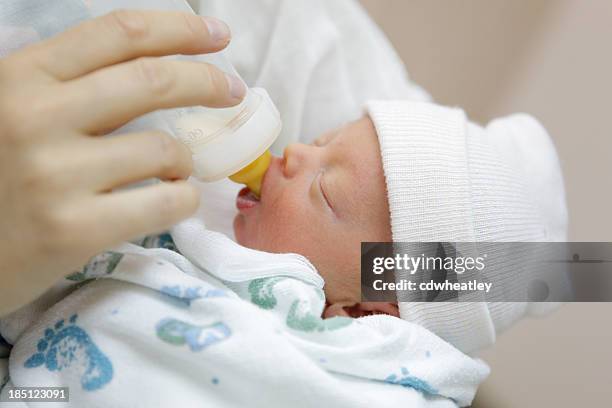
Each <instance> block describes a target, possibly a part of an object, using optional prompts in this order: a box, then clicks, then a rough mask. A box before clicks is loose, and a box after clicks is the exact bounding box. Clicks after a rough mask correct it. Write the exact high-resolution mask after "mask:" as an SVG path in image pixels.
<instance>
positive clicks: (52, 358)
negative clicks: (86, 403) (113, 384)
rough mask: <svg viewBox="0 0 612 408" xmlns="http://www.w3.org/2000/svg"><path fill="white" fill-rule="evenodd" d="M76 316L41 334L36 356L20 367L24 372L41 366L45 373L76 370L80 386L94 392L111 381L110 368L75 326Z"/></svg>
mask: <svg viewBox="0 0 612 408" xmlns="http://www.w3.org/2000/svg"><path fill="white" fill-rule="evenodd" d="M76 320H77V315H76V314H75V315H72V316H71V317H70V319H69V323H68V324H67V325H64V320H63V319H62V320H58V321H57V323H55V326H54V327H53V328H51V327H48V328H47V329H46V330H45V334H44V337H43V338H41V339H40V340H39V341H38V344H37V348H38V352H37V353H34V354H33V355H32V356H31V357H30V358H29V359H27V360H26V362H25V363H24V367H25V368H35V367H39V366H41V365H43V364H44V365H45V367H46V368H47V370H49V371H63V370H65V369H66V370H68V369H70V370H76V371H78V372H79V375H80V376H81V386H82V387H83V389H84V390H86V391H95V390H98V389H100V388H102V387H104V386H105V385H106V384H108V383H109V382H110V381H111V379H112V378H113V365H112V364H111V361H110V360H109V359H108V357H106V355H105V354H104V353H103V352H102V351H101V350H100V349H99V348H98V346H96V344H95V343H94V342H93V341H92V339H91V337H90V336H89V334H87V332H86V331H85V330H83V329H82V328H81V327H79V326H77V324H76Z"/></svg>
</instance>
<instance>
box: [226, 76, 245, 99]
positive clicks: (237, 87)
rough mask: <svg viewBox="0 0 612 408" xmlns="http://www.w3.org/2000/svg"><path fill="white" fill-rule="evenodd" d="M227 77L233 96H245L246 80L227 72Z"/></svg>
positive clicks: (240, 97) (238, 97)
mask: <svg viewBox="0 0 612 408" xmlns="http://www.w3.org/2000/svg"><path fill="white" fill-rule="evenodd" d="M225 77H226V78H227V86H228V87H229V92H230V95H231V96H232V98H236V99H242V98H244V95H245V94H246V86H245V85H244V82H242V81H241V80H240V79H239V78H236V77H235V76H233V75H229V74H225Z"/></svg>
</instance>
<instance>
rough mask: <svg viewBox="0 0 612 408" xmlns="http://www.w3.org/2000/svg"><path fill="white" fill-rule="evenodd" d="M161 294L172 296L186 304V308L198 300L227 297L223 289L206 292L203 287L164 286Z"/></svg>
mask: <svg viewBox="0 0 612 408" xmlns="http://www.w3.org/2000/svg"><path fill="white" fill-rule="evenodd" d="M159 291H160V292H161V293H163V294H165V295H168V296H172V297H173V298H176V299H178V300H180V301H181V302H183V303H185V305H186V306H191V302H192V301H194V300H196V299H206V298H215V297H227V296H228V295H227V292H226V291H224V290H222V289H208V290H204V289H203V288H202V287H201V286H187V287H186V286H181V285H172V286H162V288H161V289H160V290H159Z"/></svg>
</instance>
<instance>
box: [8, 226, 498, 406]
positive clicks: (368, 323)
mask: <svg viewBox="0 0 612 408" xmlns="http://www.w3.org/2000/svg"><path fill="white" fill-rule="evenodd" d="M177 229H178V230H177V231H174V234H175V236H177V237H180V238H177V245H178V246H179V248H181V250H183V249H184V251H185V252H186V253H191V254H195V257H194V258H192V259H191V260H188V259H187V258H186V257H183V256H182V255H180V254H179V253H177V252H174V251H172V250H170V249H166V248H168V247H170V248H172V241H171V239H170V238H169V236H164V237H161V238H158V239H156V242H155V244H157V245H159V244H162V246H165V247H166V248H155V249H145V248H142V247H139V246H135V245H133V244H125V245H123V246H121V247H119V248H117V249H115V250H114V251H110V252H107V253H104V254H102V255H99V256H97V257H96V258H94V259H93V260H92V261H91V262H90V263H89V264H88V265H87V266H86V267H85V268H84V269H83V270H82V271H80V272H78V273H75V274H73V275H70V276H69V277H68V279H70V280H72V281H75V282H78V284H79V285H80V286H81V287H80V288H79V289H77V290H76V291H74V292H73V293H72V294H71V295H69V296H67V297H66V298H64V299H63V300H61V301H60V302H58V303H57V304H56V305H55V306H53V307H52V308H51V309H49V310H48V311H47V312H46V313H44V315H43V316H42V317H40V318H39V319H37V321H36V323H35V324H34V325H32V326H30V327H29V328H28V329H27V330H26V331H25V332H24V333H21V334H20V335H19V340H18V341H17V343H16V345H15V346H14V347H13V350H12V353H11V357H10V374H11V380H10V382H9V383H8V384H7V386H5V387H4V389H3V391H2V394H3V396H6V395H7V392H8V390H9V389H10V387H11V386H12V385H18V386H67V387H70V404H69V406H74V407H109V406H112V407H169V406H180V407H196V406H198V407H201V406H215V407H237V406H279V407H285V406H297V407H322V406H330V407H332V406H333V407H360V406H363V407H370V406H380V407H384V406H389V407H391V406H394V407H395V406H398V404H402V405H405V406H410V407H424V406H428V407H429V406H434V407H446V406H455V405H456V404H457V405H460V406H465V405H468V404H469V403H470V402H471V401H472V398H473V397H474V394H475V391H476V388H477V386H478V384H479V383H480V382H481V381H482V380H483V379H484V377H485V376H486V375H487V374H488V368H487V367H486V365H484V364H483V363H482V362H480V361H478V360H474V359H471V358H470V357H468V356H466V355H464V354H463V353H461V352H459V351H458V350H456V349H455V348H453V347H452V346H451V345H449V344H448V343H446V342H444V341H443V340H441V339H440V338H438V337H437V336H435V335H434V334H432V333H430V332H429V331H427V330H425V329H423V328H421V327H419V326H417V325H414V324H412V323H409V322H406V321H403V320H400V319H397V318H394V317H390V316H382V315H378V316H369V317H364V318H361V319H350V318H343V317H336V318H332V319H321V317H320V315H321V312H322V310H323V307H324V305H325V298H324V294H323V291H322V286H323V281H322V280H321V278H320V277H319V275H317V274H316V272H315V270H314V268H313V267H312V266H311V265H310V263H309V262H308V261H306V260H305V259H304V258H302V257H300V256H299V255H291V254H288V255H280V257H281V259H280V260H279V261H278V262H273V263H272V262H271V259H270V257H276V256H278V255H271V254H267V253H262V252H257V251H253V250H250V249H245V248H243V247H240V246H238V245H236V244H235V243H234V242H233V241H231V240H229V239H227V238H226V237H225V236H223V235H221V234H218V233H215V232H211V231H206V230H205V229H204V226H203V224H202V223H199V222H198V221H195V220H192V221H189V222H186V223H183V224H181V225H180V226H179V227H177ZM189 237H191V239H189ZM196 237H197V238H196ZM245 251H246V252H249V253H248V254H246V253H245ZM245 259H251V260H253V262H252V263H247V262H244V260H245ZM266 265H271V266H270V267H266ZM94 278H97V279H94ZM7 406H11V405H7ZM15 406H19V407H21V406H27V405H18V404H15ZM46 406H47V405H46Z"/></svg>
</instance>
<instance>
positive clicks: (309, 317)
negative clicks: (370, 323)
mask: <svg viewBox="0 0 612 408" xmlns="http://www.w3.org/2000/svg"><path fill="white" fill-rule="evenodd" d="M351 323H353V319H351V318H350V317H341V316H337V317H331V318H329V319H323V318H322V317H321V316H317V315H315V314H313V313H312V312H311V311H310V310H308V305H307V302H304V301H302V300H296V301H294V302H293V303H292V304H291V308H290V309H289V313H287V326H289V327H290V328H292V329H294V330H300V331H305V332H314V331H319V332H322V331H326V330H337V329H341V328H343V327H346V326H348V325H350V324H351Z"/></svg>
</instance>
